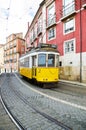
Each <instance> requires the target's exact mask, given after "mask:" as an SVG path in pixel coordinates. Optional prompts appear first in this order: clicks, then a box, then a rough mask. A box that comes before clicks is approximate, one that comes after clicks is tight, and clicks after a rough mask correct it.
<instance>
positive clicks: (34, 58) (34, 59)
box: [32, 56, 37, 78]
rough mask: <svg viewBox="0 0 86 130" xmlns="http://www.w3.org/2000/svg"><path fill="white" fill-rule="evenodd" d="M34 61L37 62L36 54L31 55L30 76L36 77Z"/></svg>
mask: <svg viewBox="0 0 86 130" xmlns="http://www.w3.org/2000/svg"><path fill="white" fill-rule="evenodd" d="M36 63H37V56H33V57H32V77H33V78H35V77H36Z"/></svg>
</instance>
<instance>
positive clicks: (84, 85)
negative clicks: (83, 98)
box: [59, 79, 86, 88]
mask: <svg viewBox="0 0 86 130" xmlns="http://www.w3.org/2000/svg"><path fill="white" fill-rule="evenodd" d="M59 81H60V82H63V83H69V84H73V85H77V86H80V87H81V86H82V87H83V88H86V83H80V82H78V81H70V80H63V79H59Z"/></svg>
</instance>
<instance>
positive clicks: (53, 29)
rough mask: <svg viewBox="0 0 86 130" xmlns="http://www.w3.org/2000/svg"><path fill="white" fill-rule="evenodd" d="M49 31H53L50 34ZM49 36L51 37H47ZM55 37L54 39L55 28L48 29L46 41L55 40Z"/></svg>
mask: <svg viewBox="0 0 86 130" xmlns="http://www.w3.org/2000/svg"><path fill="white" fill-rule="evenodd" d="M49 31H53V32H52V33H51V32H49ZM49 34H50V35H51V36H50V37H49ZM55 37H56V28H55V27H52V28H50V29H49V30H48V41H49V40H52V39H55Z"/></svg>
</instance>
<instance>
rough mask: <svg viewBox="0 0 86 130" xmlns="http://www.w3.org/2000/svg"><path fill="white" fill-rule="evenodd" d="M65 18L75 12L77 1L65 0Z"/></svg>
mask: <svg viewBox="0 0 86 130" xmlns="http://www.w3.org/2000/svg"><path fill="white" fill-rule="evenodd" d="M63 7H64V8H63V16H66V15H69V14H71V13H72V12H73V11H75V1H74V0H64V3H63Z"/></svg>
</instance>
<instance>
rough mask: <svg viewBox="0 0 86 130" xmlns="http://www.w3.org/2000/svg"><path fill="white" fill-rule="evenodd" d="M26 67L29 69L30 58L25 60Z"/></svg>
mask: <svg viewBox="0 0 86 130" xmlns="http://www.w3.org/2000/svg"><path fill="white" fill-rule="evenodd" d="M24 67H29V57H27V58H25V59H24Z"/></svg>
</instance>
